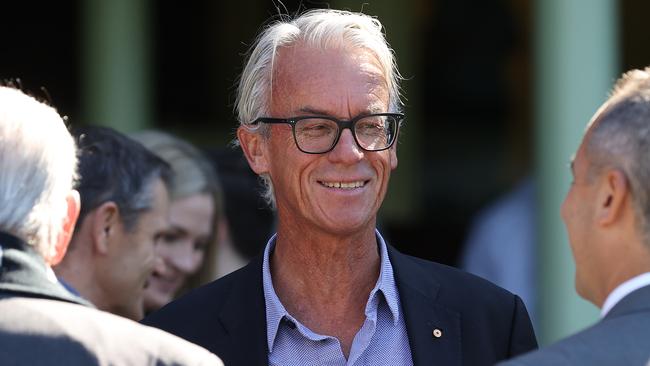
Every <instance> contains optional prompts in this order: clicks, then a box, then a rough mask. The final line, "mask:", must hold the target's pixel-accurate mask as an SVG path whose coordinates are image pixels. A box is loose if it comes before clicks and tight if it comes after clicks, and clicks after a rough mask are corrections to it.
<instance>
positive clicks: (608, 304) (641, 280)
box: [600, 272, 650, 318]
mask: <svg viewBox="0 0 650 366" xmlns="http://www.w3.org/2000/svg"><path fill="white" fill-rule="evenodd" d="M647 285H650V272H646V273H643V274H640V275H638V276H636V277H632V278H630V279H629V280H627V281H625V282H623V283H621V284H620V285H618V286H617V287H616V288H615V289H614V291H612V292H610V293H609V295H608V296H607V299H605V302H604V303H603V307H602V309H601V310H600V317H601V318H604V317H605V316H606V315H607V313H609V311H610V310H612V308H613V307H614V306H615V305H616V304H618V303H619V302H620V301H621V300H623V298H624V297H625V296H627V295H629V294H630V293H632V292H634V291H635V290H638V289H640V288H641V287H645V286H647Z"/></svg>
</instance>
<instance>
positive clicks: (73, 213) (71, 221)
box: [46, 190, 81, 266]
mask: <svg viewBox="0 0 650 366" xmlns="http://www.w3.org/2000/svg"><path fill="white" fill-rule="evenodd" d="M65 200H66V204H67V210H66V215H65V217H64V218H63V227H62V228H61V231H60V232H59V235H58V236H57V239H56V243H55V245H54V247H53V248H52V249H51V250H52V252H51V253H50V254H49V256H48V258H46V260H47V263H48V264H49V265H50V266H55V265H57V264H59V263H60V262H61V260H62V259H63V257H64V256H65V253H66V251H67V250H68V244H70V240H71V239H72V234H73V233H74V227H75V224H76V223H77V219H78V218H79V211H80V210H81V200H80V199H79V192H77V191H75V190H72V191H70V193H68V195H67V196H66V198H65Z"/></svg>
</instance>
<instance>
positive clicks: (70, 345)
mask: <svg viewBox="0 0 650 366" xmlns="http://www.w3.org/2000/svg"><path fill="white" fill-rule="evenodd" d="M76 164H77V158H76V147H75V143H74V140H73V138H72V136H71V135H70V134H69V132H68V130H67V129H66V127H65V125H64V123H63V120H62V119H61V117H60V116H59V114H58V113H57V112H56V111H55V110H54V108H52V107H50V106H47V105H45V104H43V103H41V102H38V101H37V100H36V99H34V98H32V97H30V96H27V95H26V94H24V93H23V92H21V91H19V90H17V89H14V88H11V87H4V86H0V363H1V364H2V365H41V364H51V365H109V364H110V365H151V364H156V365H179V364H192V365H195V364H196V365H222V363H221V361H220V360H219V359H218V358H217V357H216V356H215V355H213V354H211V353H209V352H207V351H206V350H204V349H202V348H200V347H198V346H196V345H193V344H190V343H188V342H186V341H184V340H182V339H180V338H178V337H175V336H172V335H170V334H167V333H165V332H162V331H160V330H158V329H153V328H150V327H145V326H143V325H140V324H138V323H136V322H133V321H131V320H128V319H125V318H122V317H118V316H115V315H112V314H109V313H106V312H103V311H99V310H97V309H95V308H93V307H92V305H90V304H89V303H88V302H87V301H85V300H83V299H81V298H79V297H77V296H75V295H72V294H71V293H70V292H68V291H67V290H66V289H65V288H64V287H63V286H62V285H61V284H60V283H59V282H58V281H57V279H56V277H55V275H54V272H53V271H52V269H51V266H53V265H56V264H57V263H59V262H60V261H61V259H62V258H63V256H64V255H65V253H66V249H67V246H68V243H69V241H70V237H71V235H72V232H73V230H74V226H75V222H76V220H77V216H78V215H79V209H80V202H79V194H78V193H77V192H76V191H75V190H73V182H74V180H75V178H76Z"/></svg>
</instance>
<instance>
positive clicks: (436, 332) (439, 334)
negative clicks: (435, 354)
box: [433, 328, 442, 338]
mask: <svg viewBox="0 0 650 366" xmlns="http://www.w3.org/2000/svg"><path fill="white" fill-rule="evenodd" d="M433 336H434V337H435V338H440V337H442V330H440V329H438V328H436V329H434V330H433Z"/></svg>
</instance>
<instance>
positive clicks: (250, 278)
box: [219, 255, 268, 365]
mask: <svg viewBox="0 0 650 366" xmlns="http://www.w3.org/2000/svg"><path fill="white" fill-rule="evenodd" d="M262 258H263V257H262V256H261V255H260V256H258V257H257V258H255V259H254V260H252V261H251V263H250V264H248V265H247V266H246V267H245V268H244V270H243V272H242V278H241V279H240V280H238V281H233V282H234V283H233V288H232V290H231V293H230V295H229V296H228V300H227V302H226V303H225V304H224V307H223V309H222V311H221V314H220V316H219V320H220V321H221V324H222V325H223V326H224V328H225V330H226V332H227V333H228V338H229V339H230V344H229V346H228V347H230V350H229V351H228V352H229V353H230V354H231V356H232V358H231V359H230V360H229V362H227V363H226V364H232V365H268V351H267V349H268V342H267V339H266V338H267V336H266V310H265V305H264V291H263V287H262Z"/></svg>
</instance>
